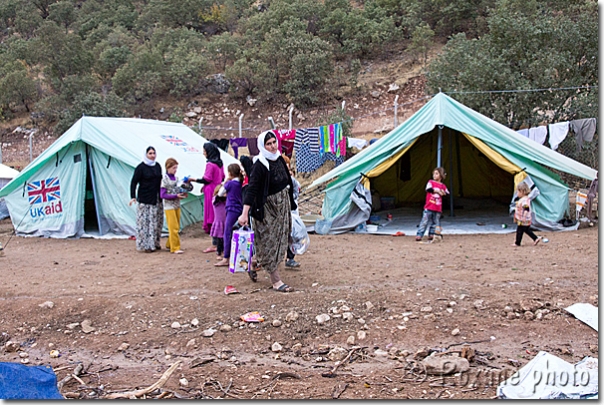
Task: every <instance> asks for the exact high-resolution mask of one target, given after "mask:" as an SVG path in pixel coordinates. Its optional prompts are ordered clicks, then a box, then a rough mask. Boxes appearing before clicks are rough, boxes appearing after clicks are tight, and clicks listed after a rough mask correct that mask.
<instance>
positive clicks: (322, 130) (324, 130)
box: [319, 125, 331, 155]
mask: <svg viewBox="0 0 604 405" xmlns="http://www.w3.org/2000/svg"><path fill="white" fill-rule="evenodd" d="M329 147H330V145H329V125H324V126H322V127H319V154H321V155H323V154H324V153H328V152H331V151H330V150H329Z"/></svg>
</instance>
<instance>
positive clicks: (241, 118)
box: [239, 113, 243, 138]
mask: <svg viewBox="0 0 604 405" xmlns="http://www.w3.org/2000/svg"><path fill="white" fill-rule="evenodd" d="M242 120H243V113H242V114H241V115H240V116H239V138H241V131H242V129H241V121H242Z"/></svg>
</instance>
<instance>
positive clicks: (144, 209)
mask: <svg viewBox="0 0 604 405" xmlns="http://www.w3.org/2000/svg"><path fill="white" fill-rule="evenodd" d="M155 157H156V152H155V148H154V147H153V146H149V147H148V148H147V150H146V153H145V157H144V158H143V161H142V162H141V163H140V164H139V165H138V166H136V168H135V169H134V174H133V175H132V181H131V182H130V197H131V198H132V199H131V200H130V203H129V204H128V205H132V204H134V203H135V202H138V206H137V210H136V250H138V251H139V252H146V253H150V252H154V251H156V250H160V249H161V245H160V243H159V238H160V237H161V229H162V227H163V226H164V205H163V203H162V200H161V198H160V197H159V190H160V187H161V179H162V173H161V166H160V165H158V164H157V163H156V162H155ZM137 186H138V193H137Z"/></svg>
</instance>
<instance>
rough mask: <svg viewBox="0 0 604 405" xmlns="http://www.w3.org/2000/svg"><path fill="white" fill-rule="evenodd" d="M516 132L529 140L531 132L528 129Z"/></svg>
mask: <svg viewBox="0 0 604 405" xmlns="http://www.w3.org/2000/svg"><path fill="white" fill-rule="evenodd" d="M516 132H518V133H519V134H520V135H522V136H524V137H525V138H528V137H529V130H528V128H525V129H519V130H518V131H516Z"/></svg>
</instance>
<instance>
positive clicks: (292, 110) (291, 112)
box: [289, 104, 295, 131]
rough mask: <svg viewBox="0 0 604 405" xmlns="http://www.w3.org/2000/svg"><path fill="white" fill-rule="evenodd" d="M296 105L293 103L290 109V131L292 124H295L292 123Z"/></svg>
mask: <svg viewBox="0 0 604 405" xmlns="http://www.w3.org/2000/svg"><path fill="white" fill-rule="evenodd" d="M294 107H295V106H294V105H293V104H292V105H291V107H290V109H289V130H290V131H291V129H292V126H293V124H292V114H293V113H294Z"/></svg>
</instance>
